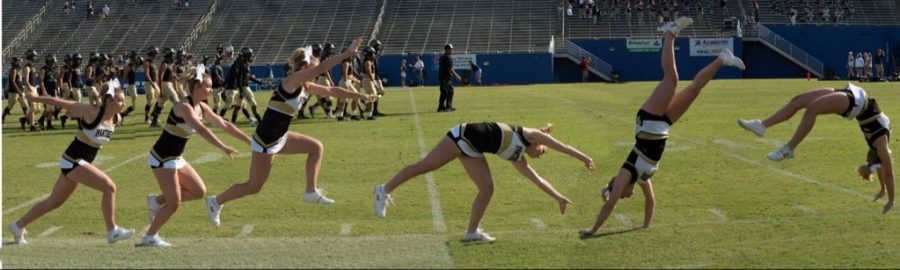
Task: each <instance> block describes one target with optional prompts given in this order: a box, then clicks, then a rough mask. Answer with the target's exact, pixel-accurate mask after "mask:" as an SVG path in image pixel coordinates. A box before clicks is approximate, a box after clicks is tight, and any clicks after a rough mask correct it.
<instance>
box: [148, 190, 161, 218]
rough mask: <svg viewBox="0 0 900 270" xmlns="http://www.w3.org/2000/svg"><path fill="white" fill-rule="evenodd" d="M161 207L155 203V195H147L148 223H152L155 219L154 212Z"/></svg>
mask: <svg viewBox="0 0 900 270" xmlns="http://www.w3.org/2000/svg"><path fill="white" fill-rule="evenodd" d="M162 207H163V205H162V204H159V203H157V202H156V194H150V195H147V219H149V220H150V222H153V218H155V217H156V212H158V211H159V209H160V208H162Z"/></svg>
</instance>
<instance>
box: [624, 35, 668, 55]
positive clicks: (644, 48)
mask: <svg viewBox="0 0 900 270" xmlns="http://www.w3.org/2000/svg"><path fill="white" fill-rule="evenodd" d="M625 48H626V49H628V52H659V51H660V50H661V49H662V39H660V38H627V39H625Z"/></svg>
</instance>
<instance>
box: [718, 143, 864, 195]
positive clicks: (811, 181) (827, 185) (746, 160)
mask: <svg viewBox="0 0 900 270" xmlns="http://www.w3.org/2000/svg"><path fill="white" fill-rule="evenodd" d="M721 152H722V154H723V155H726V156H729V157H731V158H733V159H736V160H739V161H743V162H744V163H747V164H751V165H756V166H758V167H763V168H765V169H768V170H769V171H772V172H776V173H778V174H781V175H784V176H787V177H790V178H793V179H797V180H800V181H802V182H805V183H809V184H815V185H818V186H821V187H824V188H827V189H830V190H833V191H837V192H842V193H846V194H850V195H854V196H857V197H860V198H864V199H868V198H869V195H866V194H862V193H861V192H858V191H855V190H851V189H847V188H844V187H841V186H838V185H835V184H832V183H828V182H822V181H819V180H816V179H814V178H812V177H808V176H804V175H799V174H796V173H792V172H789V171H786V170H783V169H779V168H775V167H773V166H771V165H767V164H763V163H761V162H759V161H756V160H752V159H749V158H745V157H742V156H738V155H735V154H732V153H729V152H726V151H721Z"/></svg>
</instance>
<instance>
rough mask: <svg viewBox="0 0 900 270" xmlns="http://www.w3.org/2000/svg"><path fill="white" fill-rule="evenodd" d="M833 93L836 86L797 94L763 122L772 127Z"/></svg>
mask: <svg viewBox="0 0 900 270" xmlns="http://www.w3.org/2000/svg"><path fill="white" fill-rule="evenodd" d="M831 93H834V88H820V89H816V90H812V91H809V92H806V93H803V94H800V95H797V96H795V97H794V98H793V99H791V101H790V102H788V104H787V105H784V107H783V108H781V109H780V110H778V111H777V112H775V113H774V114H772V116H769V118H766V119H765V120H763V121H762V123H763V125H765V126H766V127H771V126H774V125H777V124H779V123H781V122H784V121H787V120H788V119H791V117H793V116H794V114H795V113H797V111H799V110H800V109H805V108H806V107H807V106H809V104H810V103H811V102H812V101H813V100H816V99H817V98H820V97H822V96H825V95H828V94H831ZM845 99H846V98H845Z"/></svg>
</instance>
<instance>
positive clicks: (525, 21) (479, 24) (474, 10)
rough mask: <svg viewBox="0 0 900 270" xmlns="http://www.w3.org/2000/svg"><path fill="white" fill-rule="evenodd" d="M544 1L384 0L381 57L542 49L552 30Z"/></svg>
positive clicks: (549, 4) (552, 10) (552, 7)
mask: <svg viewBox="0 0 900 270" xmlns="http://www.w3.org/2000/svg"><path fill="white" fill-rule="evenodd" d="M555 14H556V3H555V2H554V1H547V0H517V1H480V0H459V1H441V0H397V1H389V2H388V6H387V10H386V11H385V18H384V22H383V24H382V28H381V29H380V31H379V38H380V39H381V40H382V41H383V42H384V44H385V53H388V54H393V53H404V52H406V53H422V52H440V51H443V47H444V44H446V43H448V42H449V43H453V45H454V47H455V48H456V50H457V51H461V52H533V51H546V50H547V47H548V46H549V44H550V43H549V42H550V36H551V35H554V34H555V33H554V32H555V31H558V25H557V20H556V19H555V18H554V15H555Z"/></svg>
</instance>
